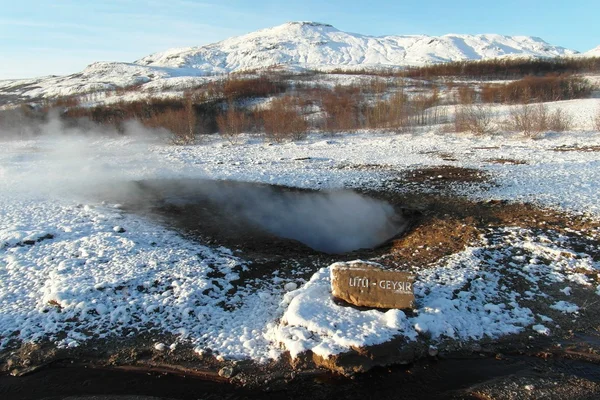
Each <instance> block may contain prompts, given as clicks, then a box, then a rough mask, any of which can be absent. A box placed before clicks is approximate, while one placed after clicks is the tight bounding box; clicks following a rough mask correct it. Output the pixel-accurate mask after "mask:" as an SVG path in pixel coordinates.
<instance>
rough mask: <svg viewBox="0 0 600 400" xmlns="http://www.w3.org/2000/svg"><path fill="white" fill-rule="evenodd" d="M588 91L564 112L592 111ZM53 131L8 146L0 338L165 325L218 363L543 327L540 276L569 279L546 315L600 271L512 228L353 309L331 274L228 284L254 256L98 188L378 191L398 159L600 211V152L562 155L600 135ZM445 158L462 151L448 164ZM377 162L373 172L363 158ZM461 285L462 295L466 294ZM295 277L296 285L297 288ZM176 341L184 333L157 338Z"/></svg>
mask: <svg viewBox="0 0 600 400" xmlns="http://www.w3.org/2000/svg"><path fill="white" fill-rule="evenodd" d="M594 101H595V103H594ZM586 102H588V101H583V102H580V103H574V105H573V107H574V109H582V108H585V109H586V110H591V109H592V108H593V107H595V106H596V105H597V101H596V100H593V101H591V103H589V104H588V103H586ZM586 115H588V116H589V115H591V114H590V113H587V114H586ZM136 129H139V128H137V127H131V130H132V131H134V130H136ZM47 130H48V131H49V132H51V133H53V135H49V136H42V137H40V138H38V139H34V140H27V141H7V142H2V143H0V216H1V219H0V340H1V341H0V346H2V347H6V346H8V345H9V343H10V341H11V340H12V339H17V340H23V341H36V340H42V339H50V340H54V341H56V342H57V344H58V345H59V346H67V347H68V346H78V345H79V344H81V343H82V342H84V341H86V340H87V339H89V338H92V337H97V338H103V337H107V336H110V335H119V334H121V333H127V334H129V335H135V334H136V332H141V331H146V330H149V329H150V330H153V331H155V332H161V333H173V334H175V335H176V336H177V337H179V339H178V340H179V341H183V340H186V341H189V342H191V343H193V344H194V345H195V346H196V347H197V349H198V352H203V351H205V350H206V349H211V350H213V351H215V352H216V353H217V354H220V355H221V356H223V357H225V358H251V359H254V360H257V361H264V360H267V359H269V358H272V357H277V355H278V354H280V352H281V351H282V349H284V348H285V349H288V350H290V352H291V353H292V354H293V355H295V354H298V352H300V351H302V350H306V349H312V350H313V351H315V353H317V354H321V355H323V356H327V355H330V354H335V353H338V352H341V351H344V350H347V349H349V348H350V346H361V345H368V344H376V343H381V342H383V341H386V340H388V339H390V338H392V337H394V336H404V337H406V338H407V340H412V339H414V338H415V337H417V336H418V335H419V334H423V333H427V334H429V335H431V337H432V338H433V339H434V340H437V339H440V338H444V337H453V338H458V339H477V338H482V337H485V336H491V337H497V336H499V335H502V334H506V333H514V332H521V331H524V330H530V331H531V333H532V334H534V333H537V334H551V333H552V330H553V327H554V325H553V324H552V320H551V319H550V318H549V317H547V316H544V315H538V314H535V313H534V312H532V311H531V310H530V309H529V308H527V307H526V306H524V305H523V304H522V303H521V299H522V298H523V297H535V296H544V293H543V290H542V289H540V283H542V282H554V283H559V284H564V286H565V287H564V288H563V292H561V293H563V294H564V298H560V299H554V300H553V309H555V310H557V311H561V312H565V313H573V314H576V313H577V312H578V307H579V306H581V305H577V304H572V303H570V302H569V301H568V299H569V293H570V290H571V289H568V288H570V287H574V286H575V285H584V286H590V285H591V284H592V283H591V282H590V281H589V280H588V278H587V276H586V275H585V274H583V273H582V271H589V270H594V269H598V268H600V266H599V265H597V263H596V262H594V261H593V260H592V259H591V258H590V257H589V256H587V255H586V254H584V253H581V254H580V253H573V252H572V251H570V250H569V249H565V248H562V247H561V239H560V237H557V238H550V239H549V238H540V237H537V236H534V235H532V234H531V232H529V231H525V230H519V229H517V228H506V231H504V232H501V233H498V232H494V231H491V232H489V233H486V234H484V235H483V236H482V238H481V240H480V242H479V243H475V244H473V245H472V246H471V247H468V248H466V249H464V250H463V251H461V252H460V253H457V254H454V255H452V256H450V257H447V258H444V259H441V260H439V261H438V262H437V263H436V265H435V267H433V268H429V269H427V270H425V271H417V273H418V279H417V282H418V283H417V284H416V292H415V295H416V299H417V310H416V313H415V316H412V317H410V318H409V317H407V316H406V315H405V314H404V313H403V312H402V311H388V312H385V313H384V312H380V311H375V310H372V311H366V312H361V311H358V310H355V309H351V308H343V307H340V306H338V305H336V304H335V303H333V302H332V301H331V299H330V297H329V292H328V285H329V271H328V269H327V268H324V269H322V270H320V271H318V272H317V273H316V274H315V275H314V276H313V277H312V279H311V280H310V281H309V282H308V283H305V284H304V282H303V281H302V280H301V279H298V280H294V279H289V278H288V279H282V278H279V276H278V275H277V274H274V275H273V276H272V277H271V278H269V279H265V280H264V281H263V282H261V283H260V285H251V284H249V285H248V286H246V287H242V288H238V290H237V291H236V292H235V294H233V295H232V294H228V291H229V288H230V287H231V282H232V281H233V280H235V279H236V278H237V277H238V276H239V273H240V271H243V270H244V269H246V268H251V265H248V263H247V262H246V260H244V259H243V258H241V256H240V255H237V254H236V255H234V254H233V253H232V252H231V251H230V250H228V249H225V248H222V247H220V248H215V247H208V246H204V245H202V244H199V243H197V242H192V241H190V240H188V239H186V238H183V237H181V236H180V235H179V234H177V233H176V232H173V231H170V230H168V229H166V228H164V227H161V226H158V225H157V224H156V223H155V222H152V221H149V220H145V219H143V218H142V217H139V216H136V215H130V214H127V213H125V212H123V211H122V210H121V208H120V207H119V205H118V204H114V203H111V202H104V203H103V200H104V199H103V198H101V197H98V195H97V193H99V192H102V191H101V190H98V189H99V188H118V187H121V185H119V183H121V182H127V181H131V180H136V179H148V178H171V177H177V178H183V177H196V178H211V179H233V180H241V181H252V182H264V183H272V184H279V185H288V186H297V187H304V188H315V189H336V188H364V187H373V188H386V187H387V180H386V179H387V178H388V177H390V176H391V175H392V174H395V173H397V172H399V171H404V170H408V169H414V168H421V167H426V166H438V165H455V166H461V167H471V168H478V169H483V170H485V171H487V172H489V173H490V175H491V176H492V178H493V180H494V182H495V183H496V184H497V185H495V186H492V187H485V188H483V187H481V188H480V187H469V188H468V189H464V188H463V189H461V188H458V187H457V188H456V190H457V191H458V192H459V193H461V194H465V195H468V196H470V197H472V198H477V199H507V200H512V201H529V202H536V203H538V204H540V205H542V206H545V207H552V208H560V209H563V210H566V211H569V212H573V213H578V214H582V213H583V214H587V215H589V216H590V217H592V218H594V219H597V218H599V217H600V206H599V204H600V201H599V200H600V198H599V197H600V190H599V184H598V182H600V165H599V163H600V156H599V155H600V152H597V151H556V149H557V148H563V149H564V148H573V147H591V146H600V133H599V132H592V131H578V132H572V133H562V134H551V133H550V134H547V135H545V136H543V137H541V138H540V139H537V140H531V139H524V138H522V137H520V136H517V135H508V134H502V135H492V136H484V137H474V136H470V135H463V136H461V135H455V134H447V133H435V132H428V133H419V134H416V133H415V134H411V133H404V134H395V133H386V132H363V133H357V134H346V135H336V136H323V135H312V136H310V137H309V138H308V139H306V140H304V141H300V142H294V143H268V142H265V141H264V140H263V139H262V138H259V137H254V136H242V137H240V138H239V139H238V143H236V144H231V143H229V142H227V141H223V140H221V139H219V138H217V137H206V138H204V139H203V141H202V143H200V144H198V145H195V146H185V147H180V146H172V145H168V144H165V143H164V142H161V140H160V139H158V138H154V139H153V138H152V137H151V136H129V137H125V138H123V137H120V138H119V137H112V138H100V137H97V136H88V137H87V138H86V137H85V136H83V135H81V134H79V135H70V134H64V133H63V134H60V135H57V132H63V131H64V129H62V128H61V127H60V126H56V125H55V124H54V125H50V126H48V127H47ZM441 154H444V155H445V156H444V157H445V158H448V157H447V155H448V154H451V155H453V158H455V159H456V160H457V161H445V160H443V159H442V157H441ZM498 159H505V160H507V161H514V160H517V161H524V162H526V163H524V164H519V163H512V162H507V163H505V164H503V163H498V162H497V160H498ZM490 160H496V161H493V162H492V161H490ZM374 164H375V165H382V168H356V166H360V165H374ZM395 176H396V175H395ZM396 189H398V188H396ZM399 190H402V188H400V189H399ZM507 246H509V247H512V248H516V249H519V251H520V252H521V253H522V255H521V256H519V257H521V258H522V259H519V260H518V262H519V263H521V264H523V263H524V264H525V265H527V268H526V269H523V270H519V271H516V270H515V273H519V274H520V275H521V276H522V277H523V278H524V279H526V280H527V281H528V282H530V284H531V287H530V289H529V290H528V291H527V292H526V294H520V293H517V292H515V291H513V290H505V289H506V288H505V287H504V286H503V285H504V284H503V280H502V279H503V276H504V274H505V273H506V270H507V268H508V269H510V268H513V269H514V267H511V265H512V264H511V262H513V261H514V260H508V259H506V252H505V249H506V247H507ZM215 273H216V275H215ZM214 276H218V277H217V278H215V277H214ZM467 282H469V283H470V289H469V290H466V289H463V290H461V288H464V287H465V284H466V283H467ZM289 283H295V284H298V285H299V286H300V287H299V289H297V290H293V289H294V288H295V285H290V284H289ZM288 291H289V292H288ZM286 292H288V293H287V294H286ZM456 293H458V295H456V296H458V297H456V296H455V294H456ZM171 345H174V346H176V343H174V344H172V343H167V344H166V347H169V346H171ZM282 346H283V347H282ZM166 347H165V348H166ZM157 348H163V346H157Z"/></svg>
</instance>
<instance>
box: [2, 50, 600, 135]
mask: <svg viewBox="0 0 600 400" xmlns="http://www.w3.org/2000/svg"><path fill="white" fill-rule="evenodd" d="M597 75H600V58H594V57H588V58H554V59H491V60H483V61H460V62H450V63H442V64H436V65H428V66H423V67H409V68H405V69H401V70H400V69H395V70H391V69H390V70H385V69H377V70H369V69H362V70H358V69H353V70H343V69H332V70H330V71H328V72H323V71H301V72H290V71H288V70H285V69H278V68H267V69H262V70H255V71H245V72H240V73H232V74H228V75H223V76H221V77H217V78H215V79H210V80H207V81H206V82H202V83H200V84H195V85H191V86H190V87H187V88H186V89H185V90H183V91H177V90H174V91H164V92H156V91H152V90H147V89H146V88H144V86H143V85H132V86H129V87H125V88H117V89H114V90H108V91H104V90H103V91H99V92H94V93H87V94H83V95H79V96H69V97H62V98H58V99H54V100H44V101H40V102H31V103H22V104H19V105H17V106H16V107H4V109H3V110H1V111H0V128H1V129H2V132H3V135H4V136H16V137H22V136H25V135H35V134H36V132H38V131H39V129H37V128H36V127H38V126H39V125H40V124H43V123H44V122H45V121H48V120H49V118H50V117H51V116H53V115H57V116H59V118H60V119H61V120H62V121H63V122H64V123H65V124H66V125H67V126H78V125H81V124H92V125H93V126H96V127H107V128H115V129H116V130H117V131H119V132H124V129H123V126H124V124H125V123H127V122H128V121H132V120H134V121H138V122H139V123H140V124H142V125H143V126H146V127H149V128H154V129H156V130H158V131H160V132H163V133H164V134H165V135H167V136H169V137H170V138H171V140H172V142H173V143H177V144H190V143H194V142H196V141H198V140H201V138H202V137H203V136H204V135H213V134H219V135H222V136H223V137H225V138H227V140H229V141H232V142H234V141H235V137H236V136H237V135H239V134H242V133H244V134H256V135H264V136H265V137H266V138H267V139H268V140H272V141H287V140H300V139H303V138H304V137H305V136H306V135H307V134H309V133H310V132H324V133H332V134H333V133H344V132H353V131H357V130H389V131H407V130H413V131H419V129H435V130H438V131H441V132H470V133H472V134H478V135H483V134H493V133H496V132H501V131H510V132H519V133H522V134H523V135H525V136H528V137H535V136H537V135H539V134H540V133H542V132H547V131H553V132H562V131H568V130H571V129H573V128H574V127H573V124H572V118H571V116H570V115H569V113H568V112H566V111H564V110H562V109H561V108H560V107H559V108H556V107H554V106H553V107H551V108H552V109H550V108H549V107H548V106H547V105H548V104H551V103H555V102H562V101H568V100H576V99H590V98H593V97H594V96H596V95H597V92H598V86H597V83H596V82H597V80H595V79H594V78H595V77H597ZM590 124H592V127H593V128H594V129H597V130H599V129H600V127H599V126H600V105H599V111H598V115H596V116H594V118H593V121H590Z"/></svg>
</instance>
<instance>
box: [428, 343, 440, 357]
mask: <svg viewBox="0 0 600 400" xmlns="http://www.w3.org/2000/svg"><path fill="white" fill-rule="evenodd" d="M428 353H429V355H430V356H431V357H435V356H437V355H438V353H439V351H438V348H437V347H435V346H429V351H428Z"/></svg>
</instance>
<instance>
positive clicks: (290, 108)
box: [261, 96, 308, 142]
mask: <svg viewBox="0 0 600 400" xmlns="http://www.w3.org/2000/svg"><path fill="white" fill-rule="evenodd" d="M261 116H262V121H263V127H264V130H265V133H266V135H267V137H269V138H271V139H273V140H275V141H278V142H280V141H283V140H285V139H291V140H301V139H304V138H305V137H306V134H307V132H308V121H307V120H306V117H304V115H302V107H301V104H300V99H299V98H297V97H293V96H284V97H280V98H278V99H275V100H273V101H272V102H271V106H270V108H269V109H268V110H265V111H263V112H262V113H261Z"/></svg>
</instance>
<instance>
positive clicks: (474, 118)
mask: <svg viewBox="0 0 600 400" xmlns="http://www.w3.org/2000/svg"><path fill="white" fill-rule="evenodd" d="M454 130H455V131H456V132H471V133H474V134H476V135H483V134H489V133H493V132H494V131H495V126H494V123H493V120H492V112H491V110H490V108H489V106H488V105H485V104H463V105H460V106H456V108H455V113H454Z"/></svg>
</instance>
